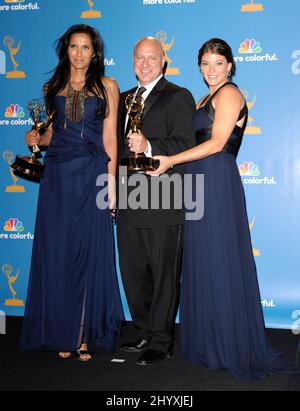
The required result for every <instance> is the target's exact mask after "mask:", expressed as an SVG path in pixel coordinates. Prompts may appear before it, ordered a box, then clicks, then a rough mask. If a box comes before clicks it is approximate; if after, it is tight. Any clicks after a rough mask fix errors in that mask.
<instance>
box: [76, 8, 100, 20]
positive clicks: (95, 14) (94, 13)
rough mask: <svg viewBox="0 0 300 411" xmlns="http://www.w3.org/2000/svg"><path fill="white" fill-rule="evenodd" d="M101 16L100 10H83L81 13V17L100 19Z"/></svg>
mask: <svg viewBox="0 0 300 411" xmlns="http://www.w3.org/2000/svg"><path fill="white" fill-rule="evenodd" d="M101 17H102V14H101V11H93V10H92V11H83V12H82V13H81V18H82V19H100V18H101Z"/></svg>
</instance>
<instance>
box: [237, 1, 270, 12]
mask: <svg viewBox="0 0 300 411" xmlns="http://www.w3.org/2000/svg"><path fill="white" fill-rule="evenodd" d="M263 10H264V6H263V4H258V3H254V0H251V2H250V3H248V4H243V5H242V7H241V11H242V12H244V13H247V12H248V13H249V12H255V11H263Z"/></svg>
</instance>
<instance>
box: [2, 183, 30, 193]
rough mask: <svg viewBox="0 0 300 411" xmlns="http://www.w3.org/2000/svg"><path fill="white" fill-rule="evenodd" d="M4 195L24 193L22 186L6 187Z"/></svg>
mask: <svg viewBox="0 0 300 411" xmlns="http://www.w3.org/2000/svg"><path fill="white" fill-rule="evenodd" d="M5 192H6V193H25V188H24V187H23V186H17V185H15V186H7V187H6V189H5Z"/></svg>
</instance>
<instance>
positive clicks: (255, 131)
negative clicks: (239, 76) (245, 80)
mask: <svg viewBox="0 0 300 411" xmlns="http://www.w3.org/2000/svg"><path fill="white" fill-rule="evenodd" d="M242 93H243V95H244V97H245V99H246V102H247V107H248V110H249V112H250V111H251V110H252V108H253V106H254V104H255V102H256V96H254V97H253V99H252V100H251V101H249V93H248V91H246V90H242ZM253 122H254V118H253V117H252V116H251V115H250V114H248V124H247V127H246V129H245V133H244V134H252V135H254V134H261V132H262V130H261V128H260V127H256V126H253V125H252V123H253Z"/></svg>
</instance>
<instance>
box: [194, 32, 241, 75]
mask: <svg viewBox="0 0 300 411" xmlns="http://www.w3.org/2000/svg"><path fill="white" fill-rule="evenodd" d="M205 53H214V54H220V55H221V56H224V57H225V58H226V60H227V62H228V63H231V64H232V67H231V70H230V72H231V75H230V76H229V79H230V80H231V79H232V77H233V76H234V75H235V72H236V65H235V61H234V57H233V54H232V50H231V47H230V46H229V44H227V43H226V41H224V40H222V39H218V38H213V39H210V40H207V41H206V42H205V43H204V44H203V46H202V47H201V49H200V50H199V54H198V65H199V67H200V66H201V61H202V57H203V55H204V54H205Z"/></svg>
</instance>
